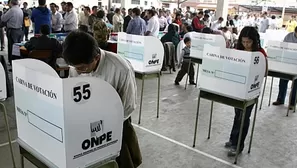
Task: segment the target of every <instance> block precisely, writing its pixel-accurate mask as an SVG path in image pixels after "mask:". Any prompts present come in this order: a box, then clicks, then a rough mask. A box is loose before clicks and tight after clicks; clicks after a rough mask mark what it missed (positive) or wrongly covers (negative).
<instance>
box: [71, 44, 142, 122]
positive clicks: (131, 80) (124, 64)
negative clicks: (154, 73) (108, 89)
mask: <svg viewBox="0 0 297 168" xmlns="http://www.w3.org/2000/svg"><path fill="white" fill-rule="evenodd" d="M77 76H80V75H79V74H78V73H77V71H76V70H75V69H74V68H73V67H71V68H70V70H69V77H77ZM84 76H85V75H84ZM87 76H92V77H97V78H100V79H102V80H104V81H106V82H108V83H109V84H110V85H111V86H113V88H114V89H115V90H116V91H117V92H118V94H119V96H120V98H121V100H122V103H123V106H124V118H125V119H128V118H129V117H130V115H131V113H132V112H133V111H134V109H135V108H136V102H137V85H136V81H135V75H134V70H133V68H132V66H131V64H130V63H129V62H128V61H127V60H125V58H122V57H120V56H118V55H117V54H115V53H112V52H108V51H104V50H101V58H100V62H99V65H98V67H97V69H96V70H95V71H94V72H92V73H90V74H87Z"/></svg>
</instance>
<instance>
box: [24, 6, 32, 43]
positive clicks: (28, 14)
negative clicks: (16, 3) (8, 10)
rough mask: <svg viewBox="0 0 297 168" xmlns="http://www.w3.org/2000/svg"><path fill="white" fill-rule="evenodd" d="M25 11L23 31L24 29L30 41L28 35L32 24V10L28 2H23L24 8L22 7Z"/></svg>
mask: <svg viewBox="0 0 297 168" xmlns="http://www.w3.org/2000/svg"><path fill="white" fill-rule="evenodd" d="M22 10H23V12H24V25H23V31H24V35H25V40H26V41H28V40H29V39H28V35H29V29H30V26H31V20H30V18H31V16H32V11H31V9H29V8H28V3H27V2H24V3H23V8H22Z"/></svg>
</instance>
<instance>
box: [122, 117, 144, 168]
mask: <svg viewBox="0 0 297 168" xmlns="http://www.w3.org/2000/svg"><path fill="white" fill-rule="evenodd" d="M116 162H117V163H118V165H119V168H137V167H138V166H139V165H140V164H141V163H142V157H141V152H140V148H139V144H138V139H137V135H136V132H135V130H134V128H133V125H132V124H131V118H129V119H127V120H126V121H124V125H123V139H122V147H121V151H120V156H119V157H117V158H116Z"/></svg>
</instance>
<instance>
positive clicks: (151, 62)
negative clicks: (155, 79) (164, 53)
mask: <svg viewBox="0 0 297 168" xmlns="http://www.w3.org/2000/svg"><path fill="white" fill-rule="evenodd" d="M156 58H157V54H153V55H152V59H151V60H149V61H148V64H149V65H151V64H159V59H156Z"/></svg>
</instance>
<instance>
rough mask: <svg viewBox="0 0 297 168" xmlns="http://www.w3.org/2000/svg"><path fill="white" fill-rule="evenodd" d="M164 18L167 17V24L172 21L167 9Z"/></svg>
mask: <svg viewBox="0 0 297 168" xmlns="http://www.w3.org/2000/svg"><path fill="white" fill-rule="evenodd" d="M166 19H167V24H171V23H172V17H171V13H170V10H167V11H166Z"/></svg>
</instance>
